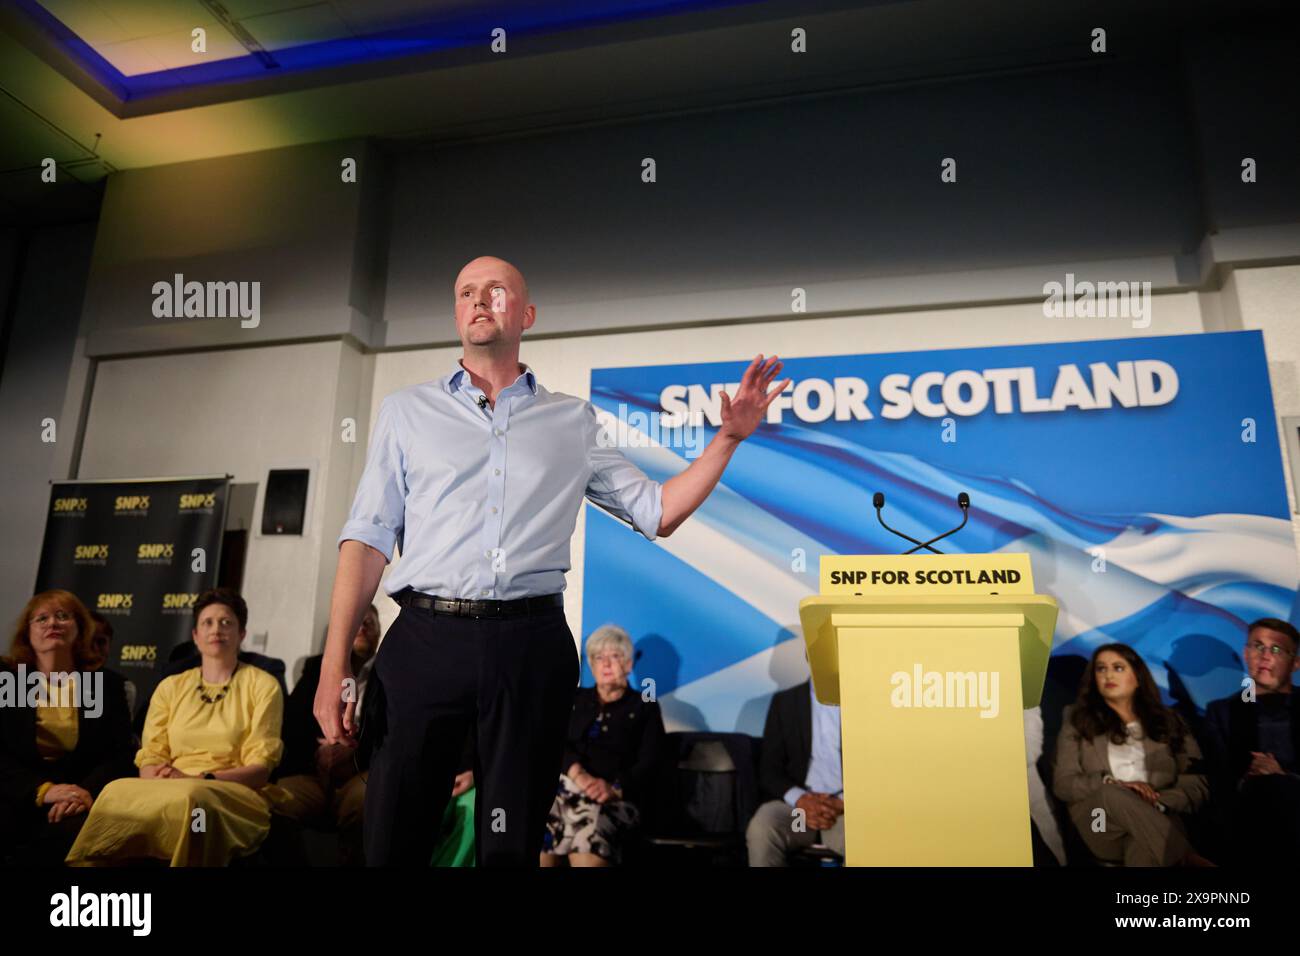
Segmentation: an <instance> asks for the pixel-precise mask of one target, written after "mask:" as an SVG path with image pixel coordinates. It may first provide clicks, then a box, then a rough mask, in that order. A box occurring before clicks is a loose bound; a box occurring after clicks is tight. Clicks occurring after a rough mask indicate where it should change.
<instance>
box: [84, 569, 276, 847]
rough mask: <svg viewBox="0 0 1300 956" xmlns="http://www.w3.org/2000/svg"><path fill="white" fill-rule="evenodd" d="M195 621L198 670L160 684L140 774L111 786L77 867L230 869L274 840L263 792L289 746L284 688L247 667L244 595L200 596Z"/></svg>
mask: <svg viewBox="0 0 1300 956" xmlns="http://www.w3.org/2000/svg"><path fill="white" fill-rule="evenodd" d="M194 621H195V626H194V643H195V644H197V645H198V648H199V651H200V653H201V654H202V660H201V663H200V665H199V666H198V667H195V668H193V669H192V670H188V671H184V672H182V673H180V674H175V675H173V676H171V677H168V678H166V679H165V680H163V681H162V682H161V683H159V685H158V687H157V689H156V690H155V691H154V695H153V699H152V701H151V702H150V704H149V714H148V717H147V718H146V720H145V730H144V737H143V740H142V745H141V748H140V752H139V753H137V754H136V757H135V762H136V766H138V767H139V768H140V776H139V777H138V778H127V779H122V780H115V781H113V782H112V783H110V784H109V785H108V786H106V787H105V788H104V789H103V791H102V792H101V793H100V795H99V799H98V800H96V801H95V803H94V806H93V807H92V808H91V811H90V816H89V818H88V819H87V820H86V822H85V825H84V826H82V828H81V833H80V834H79V835H78V836H77V840H76V842H75V843H74V844H73V845H72V850H71V851H70V852H69V853H68V857H67V862H68V863H69V864H71V865H74V866H94V865H114V864H123V863H128V862H131V861H135V860H141V859H162V860H167V861H169V862H170V863H171V865H172V866H224V865H225V864H227V863H229V862H230V861H231V860H232V859H234V858H236V857H240V856H247V855H248V854H251V853H254V852H255V851H256V850H257V848H258V847H259V846H260V845H261V843H262V841H263V840H264V839H265V838H266V835H267V833H268V832H269V830H270V825H271V811H270V807H271V804H270V800H269V794H268V793H266V792H263V790H264V788H266V787H267V782H268V781H269V780H270V777H271V771H272V770H273V769H274V768H275V765H276V764H277V763H279V761H280V754H281V751H282V749H283V746H284V745H283V744H282V743H281V741H280V720H281V716H282V714H283V711H284V698H283V695H282V694H281V693H280V685H279V683H278V682H277V681H276V679H275V678H274V677H272V676H271V675H270V674H268V673H266V672H265V671H263V670H259V669H258V668H256V667H252V666H249V665H241V664H240V662H239V659H238V656H237V655H238V653H239V645H240V642H242V641H243V639H244V636H245V634H246V630H245V627H246V625H247V623H248V606H247V605H246V604H245V603H244V599H243V598H242V597H240V596H239V594H238V593H237V592H236V591H234V590H231V589H229V588H217V589H215V590H211V591H207V592H205V593H204V594H202V595H200V596H199V599H198V600H197V601H196V602H195V603H194Z"/></svg>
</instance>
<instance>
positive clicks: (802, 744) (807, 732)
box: [758, 680, 812, 800]
mask: <svg viewBox="0 0 1300 956" xmlns="http://www.w3.org/2000/svg"><path fill="white" fill-rule="evenodd" d="M811 683H812V681H810V680H806V681H804V682H803V683H802V684H799V685H797V686H795V687H791V688H788V689H787V690H783V691H778V692H777V693H775V694H773V695H772V703H771V704H770V705H769V706H768V709H767V723H766V724H765V725H764V726H763V752H762V754H761V755H760V756H759V760H758V785H759V791H760V794H761V796H762V799H763V800H781V799H784V797H785V794H786V791H788V790H789V789H790V788H791V787H807V786H808V785H807V783H806V782H805V781H806V780H807V777H808V765H809V764H810V763H811V762H812V692H811V691H810V690H809V684H811Z"/></svg>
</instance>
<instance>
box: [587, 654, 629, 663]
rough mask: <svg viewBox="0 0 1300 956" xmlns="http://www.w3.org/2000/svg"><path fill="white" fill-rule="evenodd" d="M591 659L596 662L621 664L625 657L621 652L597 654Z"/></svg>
mask: <svg viewBox="0 0 1300 956" xmlns="http://www.w3.org/2000/svg"><path fill="white" fill-rule="evenodd" d="M592 660H593V661H595V662H596V663H597V664H622V663H623V662H624V661H626V660H627V658H626V657H624V656H623V655H622V654H597V655H596V656H595V657H593V658H592Z"/></svg>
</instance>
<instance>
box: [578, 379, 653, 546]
mask: <svg viewBox="0 0 1300 956" xmlns="http://www.w3.org/2000/svg"><path fill="white" fill-rule="evenodd" d="M587 464H588V465H589V466H590V468H591V478H590V479H589V480H588V482H587V497H588V498H590V499H591V501H592V502H593V503H595V504H597V505H599V506H600V507H602V508H604V509H605V510H606V511H608V512H609V513H610V514H612V515H614V516H615V517H617V518H621V519H623V520H624V521H626V522H628V523H630V524H631V525H632V527H634V528H635V529H636V530H637V531H639V532H640V533H641V534H642V535H644V536H645V537H646V539H647V540H649V541H653V540H654V539H655V538H656V537H658V535H659V522H660V521H661V520H662V518H663V514H664V487H663V485H662V484H661V483H660V482H657V481H655V480H654V479H652V478H650V477H648V476H647V475H646V473H645V472H643V471H642V470H641V469H640V468H638V467H637V466H636V465H634V464H632V462H630V461H628V460H627V458H626V457H625V456H624V455H623V453H622V452H621V451H620V450H619V449H618V448H616V447H614V441H613V439H612V437H611V436H610V435H609V432H608V430H607V429H605V428H604V427H602V425H601V424H600V420H599V419H598V418H597V417H596V409H595V407H594V406H593V405H592V404H591V403H590V402H588V403H587Z"/></svg>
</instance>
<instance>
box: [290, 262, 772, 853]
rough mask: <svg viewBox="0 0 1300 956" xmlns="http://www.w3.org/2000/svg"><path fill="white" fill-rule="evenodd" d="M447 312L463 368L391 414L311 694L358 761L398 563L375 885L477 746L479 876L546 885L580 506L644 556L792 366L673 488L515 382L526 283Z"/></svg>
mask: <svg viewBox="0 0 1300 956" xmlns="http://www.w3.org/2000/svg"><path fill="white" fill-rule="evenodd" d="M454 294H455V315H456V332H457V334H458V335H459V337H460V341H461V344H462V345H463V347H464V354H463V356H462V357H461V359H460V361H459V362H458V363H457V366H456V368H454V369H451V370H449V371H448V372H447V374H444V375H443V376H442V377H441V378H438V379H436V380H434V381H432V382H426V383H424V384H422V385H415V386H412V387H411V388H405V389H402V390H401V391H398V392H394V393H393V394H391V395H389V396H388V397H387V398H385V399H384V401H383V403H382V404H381V405H380V407H379V414H378V416H377V417H376V419H375V427H374V434H373V435H372V436H371V439H370V448H369V452H368V454H367V457H366V466H365V471H364V472H363V474H362V476H361V481H360V484H359V486H358V488H357V493H356V498H355V499H354V501H353V504H352V511H351V513H350V515H349V518H348V521H347V523H346V524H344V526H343V531H342V533H341V534H340V535H339V560H338V569H337V572H336V575H335V579H334V593H333V598H332V600H331V603H330V626H329V634H328V637H327V638H326V647H325V653H324V658H323V660H322V662H321V677H320V687H319V690H318V691H317V694H316V701H315V714H316V718H317V720H318V721H319V722H320V726H321V730H322V732H323V733H324V736H325V739H326V740H327V741H330V742H344V743H349V744H353V745H355V743H356V739H355V738H356V719H355V713H354V711H355V706H356V705H355V704H354V703H353V700H352V698H353V697H354V695H353V694H352V692H351V690H350V688H351V686H352V685H351V678H352V674H351V673H350V665H349V656H348V651H349V647H350V644H351V640H352V636H353V635H354V634H356V632H357V628H358V627H359V626H360V624H361V618H362V615H364V614H365V611H366V608H367V607H368V606H369V604H370V602H371V600H372V598H373V597H374V594H375V590H376V588H377V587H378V586H379V580H380V577H381V575H382V574H383V570H384V567H385V565H387V564H388V563H389V561H391V560H392V558H393V553H394V549H397V550H398V551H400V552H401V561H400V563H398V564H397V565H396V566H395V567H394V568H393V570H392V572H391V573H390V574H389V575H388V578H387V581H386V584H385V587H386V590H387V591H388V593H389V594H390V595H391V596H392V598H393V599H394V600H395V601H396V602H397V603H398V604H400V605H401V606H402V611H401V614H400V615H399V616H398V618H397V620H396V621H395V622H394V623H393V625H392V627H391V628H390V629H389V631H388V634H387V636H386V637H385V639H384V642H383V643H382V644H381V645H380V649H379V655H378V657H377V658H376V660H375V664H374V672H373V675H372V678H371V680H372V686H373V688H374V689H373V690H371V689H368V690H367V695H366V701H367V704H366V709H367V714H368V715H370V716H369V717H368V719H367V722H366V725H365V726H366V750H367V751H368V752H369V753H370V774H369V778H368V780H367V785H366V805H365V854H366V862H367V863H368V864H369V865H372V866H388V865H398V864H414V865H417V866H427V865H428V863H429V859H430V857H431V855H432V853H433V850H434V844H435V841H436V840H437V835H438V827H439V824H440V822H441V820H442V816H443V811H444V808H445V806H446V804H447V801H448V799H449V797H450V795H451V790H452V782H453V778H454V777H455V775H456V771H457V770H458V769H459V768H458V766H457V764H458V762H459V760H460V757H461V752H462V749H463V747H464V743H465V739H466V734H467V732H471V731H472V732H474V733H476V734H477V740H478V746H477V758H476V763H475V767H474V780H475V782H476V783H477V785H478V786H477V800H476V803H475V818H474V819H475V827H476V830H477V833H476V853H477V856H478V863H479V865H480V866H536V865H538V862H539V859H540V852H541V848H542V836H543V832H544V830H545V826H546V815H547V811H548V810H549V809H550V806H551V801H552V798H553V797H554V795H555V787H556V783H557V781H558V779H559V773H560V760H561V757H562V754H563V750H564V742H565V734H566V730H567V724H568V717H569V712H570V710H571V709H572V706H573V691H574V688H575V687H576V685H577V682H578V675H579V665H578V655H577V649H576V647H575V644H574V639H573V634H572V632H571V631H570V630H569V627H568V625H567V624H566V622H565V617H564V601H563V596H562V592H563V590H564V572H565V571H567V570H568V569H569V539H570V538H571V537H572V535H573V529H574V526H575V524H576V522H577V517H578V508H579V507H580V506H581V504H582V499H583V497H584V496H585V497H587V498H589V499H591V501H593V502H594V503H595V504H597V505H599V506H600V507H602V508H604V509H605V510H606V511H608V512H610V513H611V514H613V515H615V516H617V517H618V518H620V519H622V520H623V521H626V522H628V523H629V524H630V525H631V526H632V527H633V528H635V529H636V530H637V531H638V532H640V533H641V534H642V535H644V536H645V537H646V538H647V539H648V540H651V541H653V540H654V539H655V538H657V537H659V536H661V535H662V536H667V535H670V534H672V533H673V531H674V530H675V529H676V528H677V527H678V526H679V525H680V524H681V523H682V522H683V521H685V520H686V519H687V518H688V517H690V515H691V513H692V512H694V511H695V509H696V508H698V507H699V506H700V504H701V503H702V502H703V501H704V499H705V498H707V497H708V496H709V493H710V492H712V490H713V488H714V486H715V485H716V484H717V483H718V479H719V478H720V477H721V476H722V472H723V469H724V468H725V467H726V465H727V462H728V461H729V460H730V459H731V455H732V453H733V452H734V451H735V450H736V447H737V446H738V445H739V443H740V442H741V441H743V440H744V439H745V438H747V437H748V436H749V435H750V434H751V433H752V432H753V431H754V429H755V428H756V427H757V426H758V423H759V422H760V421H762V419H763V417H764V416H765V414H766V411H767V406H768V405H769V404H770V403H771V401H772V400H773V398H775V396H776V395H777V394H779V393H780V391H781V389H782V388H784V387H785V385H786V384H787V381H788V380H787V381H782V382H780V383H779V384H778V385H777V387H776V388H774V389H772V388H771V386H772V382H773V380H774V378H775V377H776V374H777V373H778V372H779V371H780V370H781V363H780V362H779V361H778V360H777V358H776V357H775V356H772V357H771V358H768V359H764V357H763V356H762V355H759V356H758V357H756V358H755V359H754V360H753V362H751V363H750V365H749V368H748V369H747V370H746V371H745V374H744V377H743V378H742V380H741V383H740V388H739V389H738V391H737V393H736V395H735V396H734V397H730V398H729V397H728V396H726V395H725V394H724V395H723V397H722V426H721V427H720V428H719V430H718V432H717V434H716V435H715V436H714V438H713V440H712V441H711V442H710V443H709V444H708V446H707V447H706V448H705V449H704V451H703V453H702V454H701V455H700V456H699V457H698V458H696V460H695V461H694V462H692V463H691V465H690V467H688V468H687V469H686V470H685V471H683V472H682V473H680V474H678V475H676V476H674V477H672V478H670V479H669V480H668V481H666V482H663V483H662V484H661V483H659V482H656V481H652V480H651V479H650V478H648V477H646V475H645V474H644V473H643V472H642V471H641V470H640V469H638V468H637V467H636V466H635V465H633V464H632V463H631V462H629V461H628V460H627V459H626V458H625V457H624V456H623V454H622V452H620V451H619V450H618V449H617V448H613V447H610V446H611V443H610V442H609V441H608V440H602V434H601V427H600V425H599V423H598V421H597V418H596V412H595V409H594V408H593V407H592V405H591V403H590V402H586V401H583V400H581V399H578V398H574V397H573V396H571V395H564V394H561V393H558V392H551V391H548V390H547V389H546V388H545V387H544V386H543V385H542V384H541V383H540V382H539V381H538V378H537V375H536V374H535V373H534V371H533V370H532V369H531V368H529V367H528V366H526V365H522V364H520V362H519V341H520V337H521V336H522V335H523V333H524V330H525V329H530V328H532V327H533V324H534V323H535V322H536V321H537V308H536V306H535V305H533V303H532V302H531V301H530V300H529V296H528V286H527V283H525V281H524V277H523V275H522V274H521V273H520V272H519V270H518V269H516V268H515V267H514V266H512V265H511V264H510V263H508V262H506V261H504V260H502V259H497V258H494V257H491V256H484V257H481V258H478V259H474V260H473V261H471V262H470V263H469V264H467V265H466V266H465V268H463V269H462V270H461V271H460V274H459V275H458V276H457V277H456V283H455V288H454ZM769 389H771V390H770V391H769Z"/></svg>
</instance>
